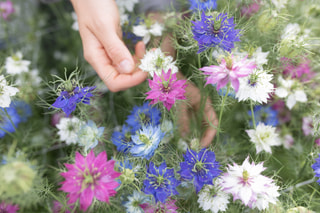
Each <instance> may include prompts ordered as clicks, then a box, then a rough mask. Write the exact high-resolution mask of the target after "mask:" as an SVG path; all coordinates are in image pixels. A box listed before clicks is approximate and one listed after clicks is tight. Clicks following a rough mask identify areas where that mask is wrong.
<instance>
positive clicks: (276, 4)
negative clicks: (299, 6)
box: [271, 0, 288, 10]
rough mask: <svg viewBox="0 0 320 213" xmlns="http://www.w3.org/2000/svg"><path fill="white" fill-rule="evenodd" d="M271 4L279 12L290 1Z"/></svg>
mask: <svg viewBox="0 0 320 213" xmlns="http://www.w3.org/2000/svg"><path fill="white" fill-rule="evenodd" d="M271 2H272V3H273V4H274V6H275V7H276V8H277V9H278V10H280V9H282V8H285V7H286V4H287V2H288V0H271Z"/></svg>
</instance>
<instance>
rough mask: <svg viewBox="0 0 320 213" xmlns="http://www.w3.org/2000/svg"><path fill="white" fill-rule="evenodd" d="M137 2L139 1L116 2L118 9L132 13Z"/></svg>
mask: <svg viewBox="0 0 320 213" xmlns="http://www.w3.org/2000/svg"><path fill="white" fill-rule="evenodd" d="M138 2H139V0H116V4H117V6H118V9H119V10H123V11H124V10H127V11H128V12H133V8H134V5H135V4H136V3H138Z"/></svg>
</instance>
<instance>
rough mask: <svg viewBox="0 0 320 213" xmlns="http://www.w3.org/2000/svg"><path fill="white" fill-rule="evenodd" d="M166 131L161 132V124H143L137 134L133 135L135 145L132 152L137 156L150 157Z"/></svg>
mask: <svg viewBox="0 0 320 213" xmlns="http://www.w3.org/2000/svg"><path fill="white" fill-rule="evenodd" d="M164 135H165V133H163V132H161V128H160V125H159V126H152V125H149V126H143V127H142V128H141V129H140V130H139V131H138V132H137V133H136V134H135V135H133V136H132V137H131V138H132V142H133V146H132V147H131V149H130V153H131V154H132V155H133V156H135V157H142V158H146V159H148V160H149V159H150V158H151V157H152V156H153V155H154V152H155V150H156V149H157V148H158V146H159V143H160V141H161V140H162V138H163V137H164Z"/></svg>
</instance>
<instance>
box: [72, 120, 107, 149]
mask: <svg viewBox="0 0 320 213" xmlns="http://www.w3.org/2000/svg"><path fill="white" fill-rule="evenodd" d="M103 131H104V127H99V128H98V127H97V125H96V124H95V123H94V122H93V121H92V120H89V121H88V123H87V124H84V125H82V126H81V127H80V130H79V132H78V138H79V141H78V142H79V145H80V146H84V149H85V150H86V151H87V150H88V149H93V148H94V147H96V146H97V145H98V143H99V139H100V138H101V137H102V135H103Z"/></svg>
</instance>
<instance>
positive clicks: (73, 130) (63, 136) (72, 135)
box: [56, 117, 84, 145]
mask: <svg viewBox="0 0 320 213" xmlns="http://www.w3.org/2000/svg"><path fill="white" fill-rule="evenodd" d="M83 124H84V122H83V121H81V120H80V119H79V118H77V117H72V118H60V121H59V123H58V124H57V125H56V127H57V128H58V135H59V138H60V140H61V141H64V142H66V144H69V145H70V144H76V143H77V142H78V140H79V138H78V132H79V130H80V126H82V125H83Z"/></svg>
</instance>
